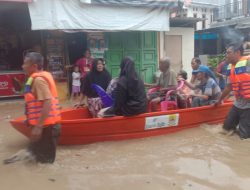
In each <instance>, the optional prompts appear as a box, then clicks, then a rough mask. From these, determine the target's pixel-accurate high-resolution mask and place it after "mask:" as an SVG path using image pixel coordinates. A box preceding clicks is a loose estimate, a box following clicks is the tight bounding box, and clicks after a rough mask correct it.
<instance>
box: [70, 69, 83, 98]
mask: <svg viewBox="0 0 250 190" xmlns="http://www.w3.org/2000/svg"><path fill="white" fill-rule="evenodd" d="M80 78H81V73H80V70H79V67H78V66H74V71H73V72H72V93H71V100H73V99H75V98H76V97H78V96H79V95H80V86H81V82H80Z"/></svg>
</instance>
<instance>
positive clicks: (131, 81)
mask: <svg viewBox="0 0 250 190" xmlns="http://www.w3.org/2000/svg"><path fill="white" fill-rule="evenodd" d="M120 68H121V72H120V77H119V81H118V83H119V84H120V85H121V86H122V87H123V88H125V89H126V90H127V91H128V95H129V96H134V95H137V94H138V90H143V91H144V85H143V89H141V87H142V84H143V82H142V80H141V79H140V78H139V76H138V74H137V72H136V70H135V63H134V61H133V59H132V58H131V57H125V58H124V59H123V60H122V62H121V65H120Z"/></svg>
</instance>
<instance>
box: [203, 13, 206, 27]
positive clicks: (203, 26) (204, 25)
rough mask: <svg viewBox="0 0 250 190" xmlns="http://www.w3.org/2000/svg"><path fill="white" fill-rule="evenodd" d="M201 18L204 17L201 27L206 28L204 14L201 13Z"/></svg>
mask: <svg viewBox="0 0 250 190" xmlns="http://www.w3.org/2000/svg"><path fill="white" fill-rule="evenodd" d="M202 18H203V19H204V20H203V21H202V29H205V28H206V15H205V14H202Z"/></svg>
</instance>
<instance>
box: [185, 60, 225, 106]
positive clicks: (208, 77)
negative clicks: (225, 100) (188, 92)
mask: <svg viewBox="0 0 250 190" xmlns="http://www.w3.org/2000/svg"><path fill="white" fill-rule="evenodd" d="M193 72H196V73H197V79H198V80H199V81H200V83H199V84H198V85H193V84H191V83H189V82H187V81H184V82H185V84H186V85H187V86H188V87H189V88H191V89H193V90H196V89H200V90H201V94H193V95H192V96H193V98H192V107H200V106H206V105H210V104H213V103H214V102H215V101H217V100H218V99H219V97H220V95H221V89H220V87H219V85H218V84H217V82H216V79H215V76H214V74H213V72H212V71H211V70H210V69H209V68H208V67H207V66H205V65H200V66H199V68H198V69H197V70H195V71H193Z"/></svg>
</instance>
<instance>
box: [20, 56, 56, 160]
mask: <svg viewBox="0 0 250 190" xmlns="http://www.w3.org/2000/svg"><path fill="white" fill-rule="evenodd" d="M43 63H44V58H43V56H42V55H41V54H40V53H36V52H32V53H28V54H27V55H26V56H25V58H24V64H23V66H22V67H23V70H24V71H25V73H26V74H27V76H29V78H28V80H27V83H26V86H25V94H24V98H25V103H26V110H25V112H26V116H27V124H28V125H29V126H30V127H31V128H32V129H31V143H30V146H29V148H28V150H29V151H30V152H31V153H32V155H33V156H34V157H35V159H36V161H38V162H41V163H53V162H54V160H55V156H56V141H57V138H58V137H59V134H60V124H59V123H60V120H61V112H60V106H59V102H58V97H57V91H56V86H55V82H54V80H53V77H52V75H51V74H50V73H48V72H46V71H43V70H42V68H43Z"/></svg>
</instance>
